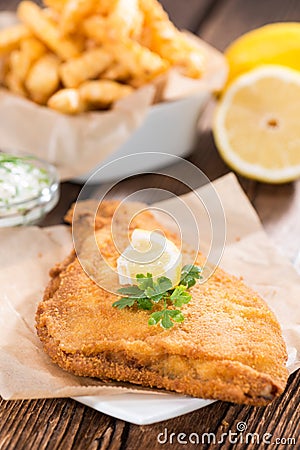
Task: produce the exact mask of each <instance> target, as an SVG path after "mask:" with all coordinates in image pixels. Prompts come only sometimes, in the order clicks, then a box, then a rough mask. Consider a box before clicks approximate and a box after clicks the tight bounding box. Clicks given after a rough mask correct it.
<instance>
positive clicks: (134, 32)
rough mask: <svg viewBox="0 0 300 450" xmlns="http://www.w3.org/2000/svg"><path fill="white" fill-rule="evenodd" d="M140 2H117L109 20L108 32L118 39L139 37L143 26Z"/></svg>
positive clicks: (134, 0)
mask: <svg viewBox="0 0 300 450" xmlns="http://www.w3.org/2000/svg"><path fill="white" fill-rule="evenodd" d="M143 19H144V18H143V14H142V12H141V11H140V9H139V0H117V2H116V4H115V5H114V8H113V9H112V11H111V13H110V15H109V16H108V19H107V30H108V31H110V33H111V35H112V34H115V36H112V37H115V38H117V39H119V40H120V39H122V38H123V37H135V36H139V35H140V33H141V30H142V25H143Z"/></svg>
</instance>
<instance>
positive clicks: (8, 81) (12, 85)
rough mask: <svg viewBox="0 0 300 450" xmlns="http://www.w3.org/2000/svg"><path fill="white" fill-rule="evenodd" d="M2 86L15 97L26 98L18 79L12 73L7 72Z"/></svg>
mask: <svg viewBox="0 0 300 450" xmlns="http://www.w3.org/2000/svg"><path fill="white" fill-rule="evenodd" d="M4 85H5V86H6V87H7V88H8V89H9V90H10V91H11V92H12V93H13V94H16V95H19V96H21V97H26V91H25V89H24V86H23V84H22V82H21V81H20V79H19V78H18V77H17V76H16V74H15V73H14V72H11V71H8V73H7V74H6V75H5V78H4Z"/></svg>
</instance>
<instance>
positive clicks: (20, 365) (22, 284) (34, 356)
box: [0, 174, 300, 401]
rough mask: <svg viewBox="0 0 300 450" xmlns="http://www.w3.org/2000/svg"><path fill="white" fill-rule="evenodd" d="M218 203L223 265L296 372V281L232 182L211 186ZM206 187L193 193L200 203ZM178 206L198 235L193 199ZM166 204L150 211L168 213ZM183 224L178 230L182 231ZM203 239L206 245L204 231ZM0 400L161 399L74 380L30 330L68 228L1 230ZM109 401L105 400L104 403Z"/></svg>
mask: <svg viewBox="0 0 300 450" xmlns="http://www.w3.org/2000/svg"><path fill="white" fill-rule="evenodd" d="M213 185H214V186H215V188H216V190H217V192H218V194H219V197H220V199H221V202H222V205H223V208H224V212H225V217H226V222H227V240H226V246H225V251H224V254H223V257H222V260H221V266H222V267H223V268H224V269H225V270H227V271H228V272H229V273H232V274H234V275H237V276H243V277H244V279H245V282H246V283H247V284H248V285H250V286H251V287H252V288H254V289H255V290H256V291H257V292H258V293H259V294H260V295H261V296H262V297H263V298H264V299H265V300H266V301H267V303H268V305H269V306H270V308H271V309H272V310H273V311H274V313H275V314H276V316H277V318H278V320H279V322H280V324H281V327H282V331H283V335H284V338H285V341H286V344H287V349H288V354H289V361H288V369H289V372H290V373H292V372H294V371H295V370H296V369H298V368H299V367H300V309H299V298H300V276H299V274H298V273H297V271H296V270H295V268H294V267H293V266H292V264H291V263H290V262H289V260H287V259H286V258H285V257H284V256H282V254H280V253H279V251H277V250H276V248H275V247H274V246H273V244H272V243H271V242H270V240H269V238H268V237H267V236H266V234H265V232H264V230H263V228H262V225H261V223H260V221H259V219H258V216H257V214H256V212H255V211H254V209H253V207H252V206H251V204H250V203H249V200H248V199H247V197H246V195H245V194H244V192H243V191H242V189H241V187H240V185H239V184H238V182H237V179H236V178H235V176H234V175H232V174H229V175H227V176H225V177H223V178H221V179H219V180H217V181H216V182H214V183H213ZM205 189H207V186H206V187H205V186H204V187H202V188H200V189H199V190H198V192H199V193H200V194H203V195H204V196H205ZM181 199H182V200H183V201H184V202H185V203H186V204H187V205H188V206H189V207H190V208H191V210H194V212H195V217H196V220H197V223H198V226H199V228H201V225H202V223H203V222H204V220H206V219H205V218H204V216H203V214H205V210H203V212H201V211H202V210H201V209H199V204H198V202H197V201H196V199H195V196H194V195H193V193H189V194H187V195H185V196H182V197H181ZM170 202H174V200H172V199H171V200H166V201H164V202H161V203H160V204H158V205H156V206H159V207H161V208H164V207H165V206H166V203H167V206H168V209H170V208H171V207H172V205H171V203H170ZM184 225H185V224H184V223H181V226H183V227H184ZM201 239H203V241H204V242H205V241H206V240H209V233H208V231H206V229H205V227H204V228H203V227H202V235H201ZM0 242H1V247H0V248H1V251H0V286H1V290H0V394H1V396H2V397H3V398H4V399H29V398H48V397H79V396H94V395H107V396H111V395H117V394H120V393H126V394H127V393H138V394H140V393H141V392H142V393H147V394H148V395H151V394H153V393H154V394H155V395H157V394H158V393H161V395H162V401H163V396H164V395H176V394H172V393H166V391H159V390H155V389H153V390H151V389H145V388H142V387H138V386H134V385H130V384H126V383H101V382H100V381H97V380H94V379H90V378H81V377H76V376H74V375H72V374H69V373H67V372H65V371H63V370H62V369H60V368H59V367H57V366H56V365H55V364H53V363H52V362H51V360H50V359H49V357H48V356H47V355H46V354H45V353H44V351H43V349H42V345H41V343H40V341H39V339H38V337H37V335H36V332H35V328H34V316H35V311H36V308H37V304H38V303H39V301H40V300H41V299H42V296H43V291H44V289H45V286H46V285H47V283H48V281H49V276H48V272H49V269H50V268H51V267H52V266H53V265H54V264H56V263H57V262H60V261H62V260H63V259H64V258H65V257H66V256H67V255H68V253H69V252H70V250H71V247H72V243H71V236H70V229H69V227H67V226H63V225H61V226H55V227H50V228H44V229H41V228H38V227H28V228H26V227H24V228H10V229H9V228H7V229H0ZM108 398H109V397H108Z"/></svg>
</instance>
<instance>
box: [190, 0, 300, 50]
mask: <svg viewBox="0 0 300 450" xmlns="http://www.w3.org/2000/svg"><path fill="white" fill-rule="evenodd" d="M299 20H300V2H299V1H298V0H285V1H284V2H281V1H278V0H276V1H274V0H261V1H259V0H255V1H245V0H219V1H218V2H216V3H215V7H214V8H212V9H211V13H210V14H209V16H207V17H206V20H205V22H204V23H202V24H201V26H200V28H199V30H198V34H199V35H200V36H201V37H202V38H203V39H205V40H206V41H207V42H209V43H210V44H212V45H214V46H215V47H217V48H218V49H220V50H224V49H225V48H226V47H227V46H228V45H229V44H230V42H232V41H233V40H234V39H236V38H237V37H238V36H240V35H241V34H243V33H246V32H247V31H250V30H253V29H254V28H257V27H260V26H262V25H265V24H267V23H271V22H280V21H281V22H284V21H299Z"/></svg>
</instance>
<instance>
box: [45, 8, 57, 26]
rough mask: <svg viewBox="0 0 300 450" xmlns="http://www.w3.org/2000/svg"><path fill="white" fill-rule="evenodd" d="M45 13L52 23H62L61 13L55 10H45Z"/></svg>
mask: <svg viewBox="0 0 300 450" xmlns="http://www.w3.org/2000/svg"><path fill="white" fill-rule="evenodd" d="M43 13H44V15H45V16H46V17H48V19H49V20H51V22H53V23H55V24H58V23H59V21H60V13H59V12H58V11H55V9H53V8H50V7H49V8H44V9H43Z"/></svg>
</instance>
